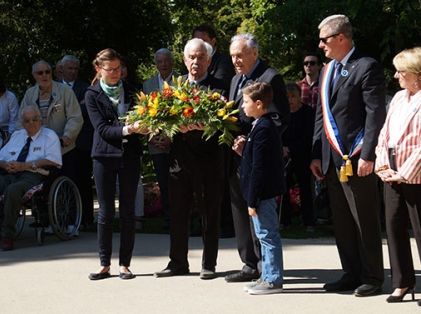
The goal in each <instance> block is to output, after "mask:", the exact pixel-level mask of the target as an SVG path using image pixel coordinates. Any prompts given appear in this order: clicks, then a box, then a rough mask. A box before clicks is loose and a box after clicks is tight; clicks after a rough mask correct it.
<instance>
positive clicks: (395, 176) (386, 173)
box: [377, 169, 406, 183]
mask: <svg viewBox="0 0 421 314" xmlns="http://www.w3.org/2000/svg"><path fill="white" fill-rule="evenodd" d="M377 175H378V176H379V178H380V179H381V180H382V181H383V182H387V183H393V182H396V183H403V182H406V180H405V178H403V177H402V176H401V175H400V174H399V173H397V172H396V171H395V170H392V169H385V170H381V171H378V172H377Z"/></svg>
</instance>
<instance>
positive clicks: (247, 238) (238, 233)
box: [230, 167, 261, 273]
mask: <svg viewBox="0 0 421 314" xmlns="http://www.w3.org/2000/svg"><path fill="white" fill-rule="evenodd" d="M230 190H231V208H232V217H233V221H234V230H235V237H236V239H237V248H238V253H239V254H240V258H241V261H242V262H243V263H244V266H243V271H244V272H248V273H250V272H255V271H257V270H260V267H261V265H260V261H261V251H260V242H259V239H258V238H257V237H256V234H255V232H254V226H253V221H252V219H251V217H250V216H249V214H248V210H247V203H246V201H245V200H244V197H243V193H242V192H241V187H240V168H239V167H238V168H237V170H236V172H235V173H234V174H233V175H232V176H231V178H230Z"/></svg>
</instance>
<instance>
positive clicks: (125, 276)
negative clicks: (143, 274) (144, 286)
mask: <svg viewBox="0 0 421 314" xmlns="http://www.w3.org/2000/svg"><path fill="white" fill-rule="evenodd" d="M118 277H120V278H121V279H124V280H126V279H133V278H134V277H136V276H135V275H133V273H132V272H131V271H130V270H129V271H128V272H127V273H122V272H120V274H119V275H118Z"/></svg>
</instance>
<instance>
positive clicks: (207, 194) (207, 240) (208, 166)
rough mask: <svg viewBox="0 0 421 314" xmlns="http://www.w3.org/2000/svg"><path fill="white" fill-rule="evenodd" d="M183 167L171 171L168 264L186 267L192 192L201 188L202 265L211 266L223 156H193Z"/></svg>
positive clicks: (174, 266)
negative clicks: (195, 158) (196, 158)
mask: <svg viewBox="0 0 421 314" xmlns="http://www.w3.org/2000/svg"><path fill="white" fill-rule="evenodd" d="M181 168H182V170H180V171H179V172H176V173H171V174H170V181H169V182H170V185H169V188H170V189H169V191H170V193H169V195H170V204H171V225H170V239H171V245H170V260H171V261H170V264H169V267H170V268H182V267H188V266H189V263H188V261H187V254H188V238H189V227H190V214H191V212H192V210H193V203H194V199H193V197H194V192H197V191H200V192H201V193H202V197H203V203H202V204H203V205H202V207H201V208H199V214H200V216H201V220H202V239H203V255H202V267H203V268H205V269H208V270H214V269H215V266H216V260H217V256H218V238H219V215H220V208H221V200H222V192H223V189H224V186H223V182H224V181H223V168H222V159H221V158H216V160H209V159H203V160H194V161H193V160H192V161H191V163H189V164H188V166H186V167H184V166H181Z"/></svg>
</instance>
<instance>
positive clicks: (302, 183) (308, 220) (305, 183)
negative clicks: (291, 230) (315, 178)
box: [281, 156, 316, 226]
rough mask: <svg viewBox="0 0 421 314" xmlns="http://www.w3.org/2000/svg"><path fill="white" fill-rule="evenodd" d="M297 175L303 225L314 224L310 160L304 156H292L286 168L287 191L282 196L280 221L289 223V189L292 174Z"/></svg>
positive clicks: (285, 223)
mask: <svg viewBox="0 0 421 314" xmlns="http://www.w3.org/2000/svg"><path fill="white" fill-rule="evenodd" d="M294 174H295V176H296V177H297V181H298V187H299V188H300V200H301V215H302V218H303V223H304V225H305V226H314V225H315V220H316V218H315V216H316V215H315V212H314V208H313V197H312V189H311V183H312V180H311V171H310V162H309V161H308V160H307V159H305V158H299V156H293V158H292V159H291V163H290V165H289V167H288V169H287V180H286V182H287V193H286V194H285V196H286V197H284V198H283V206H282V210H281V223H282V224H284V225H290V224H291V205H290V204H289V201H290V198H289V193H288V191H289V189H290V188H291V187H292V180H293V175H294Z"/></svg>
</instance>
